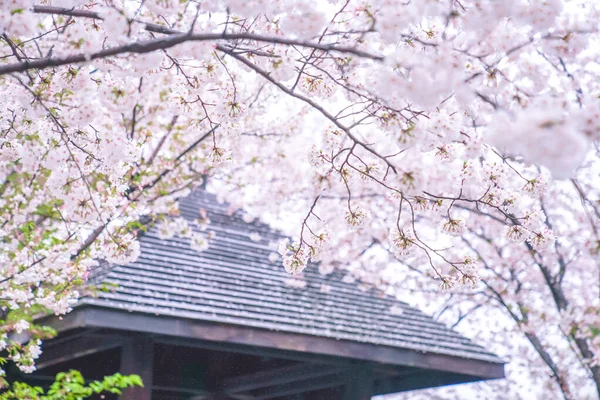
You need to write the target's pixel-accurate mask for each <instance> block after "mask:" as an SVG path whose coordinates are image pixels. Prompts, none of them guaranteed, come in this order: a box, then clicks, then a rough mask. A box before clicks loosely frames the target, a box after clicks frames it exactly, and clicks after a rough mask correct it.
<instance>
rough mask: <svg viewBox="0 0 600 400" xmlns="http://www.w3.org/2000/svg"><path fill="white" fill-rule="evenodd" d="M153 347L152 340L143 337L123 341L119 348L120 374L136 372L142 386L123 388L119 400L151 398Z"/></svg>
mask: <svg viewBox="0 0 600 400" xmlns="http://www.w3.org/2000/svg"><path fill="white" fill-rule="evenodd" d="M153 361H154V347H153V342H152V340H150V339H148V338H145V337H141V336H140V337H133V338H129V339H127V340H125V341H124V343H123V347H122V349H121V374H123V375H129V374H137V375H139V376H140V377H141V378H142V382H143V383H144V387H134V388H129V389H125V390H124V391H123V394H122V395H121V397H120V399H121V400H151V399H152V368H153Z"/></svg>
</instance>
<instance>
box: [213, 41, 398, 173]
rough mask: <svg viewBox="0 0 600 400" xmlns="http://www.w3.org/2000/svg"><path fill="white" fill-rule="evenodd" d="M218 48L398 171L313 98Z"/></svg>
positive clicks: (250, 63)
mask: <svg viewBox="0 0 600 400" xmlns="http://www.w3.org/2000/svg"><path fill="white" fill-rule="evenodd" d="M217 50H219V51H221V52H223V53H225V54H228V55H229V56H231V57H233V58H235V59H236V60H238V61H239V62H241V63H242V64H244V65H246V66H247V67H249V68H250V69H252V70H253V71H254V72H256V73H257V74H259V75H260V76H262V77H263V78H264V79H266V80H267V81H269V82H271V83H272V84H273V85H275V86H276V87H277V88H279V89H280V90H281V91H282V92H284V93H286V94H287V95H289V96H291V97H294V98H296V99H298V100H301V101H303V102H304V103H306V104H308V105H310V106H311V107H312V108H314V109H315V110H317V111H319V112H320V113H321V114H322V115H323V116H324V117H325V118H327V119H328V120H330V121H331V122H332V123H333V124H334V125H335V126H337V127H338V128H339V129H341V130H342V131H344V133H345V134H346V136H348V137H349V138H350V139H351V140H352V141H353V142H354V143H357V144H359V145H360V146H361V147H362V148H364V149H365V150H367V151H368V152H369V153H371V154H373V155H374V156H376V157H377V158H379V159H381V160H383V161H384V162H385V163H386V164H387V165H388V167H389V168H391V169H392V171H394V172H395V173H396V172H397V169H396V167H395V166H394V164H392V163H391V162H390V161H389V160H388V157H386V156H383V155H381V154H379V152H377V150H375V149H373V147H371V146H370V145H368V144H367V143H365V142H363V141H361V140H360V139H358V138H357V137H356V136H355V135H354V134H353V133H352V132H351V131H350V129H348V128H347V127H346V126H344V125H343V124H342V123H340V122H339V120H338V119H337V118H335V117H334V116H333V115H331V114H330V113H329V112H328V111H327V110H325V109H324V108H323V107H322V106H321V105H319V104H317V103H316V102H314V101H313V100H311V99H309V98H308V97H305V96H303V95H301V94H297V93H294V92H292V91H291V90H290V89H289V88H288V87H287V86H285V85H283V84H282V83H280V82H278V81H276V80H275V79H274V78H273V77H272V76H271V75H270V74H269V73H267V72H266V71H264V70H263V69H261V68H259V67H258V66H257V65H255V64H254V63H252V62H250V61H249V60H247V59H245V58H243V57H240V56H239V55H238V54H235V53H234V52H232V51H230V50H229V49H227V48H225V47H223V46H221V45H217Z"/></svg>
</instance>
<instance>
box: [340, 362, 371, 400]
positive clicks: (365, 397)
mask: <svg viewBox="0 0 600 400" xmlns="http://www.w3.org/2000/svg"><path fill="white" fill-rule="evenodd" d="M373 380H374V374H373V369H372V368H371V367H369V366H367V365H355V366H352V367H351V368H350V370H349V371H348V383H347V384H346V387H345V389H344V400H371V397H372V396H373Z"/></svg>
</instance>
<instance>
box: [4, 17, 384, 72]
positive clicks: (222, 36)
mask: <svg viewBox="0 0 600 400" xmlns="http://www.w3.org/2000/svg"><path fill="white" fill-rule="evenodd" d="M86 16H87V17H89V18H94V19H101V18H100V17H99V15H98V14H97V13H91V14H89V15H86ZM148 26H149V25H148V24H146V29H147V30H149V31H151V32H156V30H154V29H152V30H150V29H148ZM158 27H160V25H158ZM152 28H155V26H154V25H152ZM157 30H159V29H158V28H157ZM160 31H161V32H160V33H165V34H168V35H169V36H167V37H163V38H157V39H149V40H140V41H136V42H133V43H128V44H125V45H122V46H115V47H111V48H109V49H104V50H101V51H98V52H95V53H91V54H90V53H80V54H74V55H70V56H66V57H45V58H40V59H36V60H24V61H21V62H18V63H14V64H7V65H3V66H0V75H6V74H10V73H15V72H24V71H27V70H29V69H36V70H42V69H46V68H51V67H58V66H62V65H69V64H79V63H84V62H89V61H91V60H98V59H103V58H108V57H113V56H116V55H119V54H144V53H150V52H153V51H156V50H164V49H168V48H171V47H173V46H176V45H178V44H182V43H185V42H193V41H220V40H251V41H256V42H263V43H271V44H281V45H287V46H299V47H305V48H310V49H316V50H321V51H325V52H331V51H334V52H338V53H343V54H353V55H355V56H358V57H361V58H367V59H372V60H378V61H381V60H383V56H380V55H375V54H371V53H368V52H365V51H361V50H358V49H356V48H353V47H343V46H336V45H331V44H321V43H313V42H310V41H303V40H295V39H286V38H281V37H275V36H273V37H269V36H262V35H256V34H252V33H225V32H223V33H196V34H194V33H191V32H190V33H182V32H179V31H175V30H172V29H168V30H167V29H165V28H164V27H160Z"/></svg>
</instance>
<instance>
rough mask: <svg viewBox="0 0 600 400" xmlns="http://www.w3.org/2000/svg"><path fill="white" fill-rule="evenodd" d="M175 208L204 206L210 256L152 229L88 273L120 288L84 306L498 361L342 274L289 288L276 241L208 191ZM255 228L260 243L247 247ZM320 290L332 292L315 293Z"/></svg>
mask: <svg viewBox="0 0 600 400" xmlns="http://www.w3.org/2000/svg"><path fill="white" fill-rule="evenodd" d="M180 208H181V214H182V216H183V217H185V218H187V219H189V220H193V219H195V218H197V217H198V215H199V214H198V212H199V209H201V208H203V209H205V210H206V211H207V212H208V215H209V218H210V220H211V224H210V225H209V228H208V229H209V230H212V231H215V232H216V237H215V239H213V240H212V241H211V243H210V247H209V249H208V250H206V251H204V252H202V253H197V252H196V251H194V250H193V249H191V248H190V246H189V240H187V239H183V238H177V237H176V238H172V239H168V240H165V239H160V238H159V237H158V235H157V233H156V230H155V229H150V230H149V232H147V233H145V234H144V235H142V236H141V237H140V243H141V255H140V257H139V259H138V260H137V261H136V262H134V263H131V264H129V265H119V266H114V267H105V268H103V269H100V270H99V272H98V273H97V274H96V276H95V277H94V282H96V283H98V282H100V281H102V282H111V283H114V284H117V287H116V289H115V290H114V291H111V292H100V293H99V295H98V297H96V298H86V299H83V300H82V303H84V304H93V305H97V306H103V307H110V308H117V309H126V310H130V311H138V312H145V313H150V314H159V315H169V316H175V317H180V318H191V319H197V320H204V321H213V322H220V323H229V324H237V325H244V326H251V327H256V328H264V329H270V330H278V331H287V332H293V333H300V334H308V335H314V336H322V337H332V338H336V339H345V340H350V341H356V342H367V343H373V344H379V345H386V346H392V347H398V348H405V349H412V350H416V351H423V352H434V353H440V354H447V355H452V356H458V357H463V358H469V359H475V360H483V361H490V362H502V361H501V360H500V359H499V358H498V357H496V356H495V355H494V354H492V353H490V352H488V351H486V350H485V349H484V348H482V347H480V346H477V345H475V344H473V343H472V342H471V341H470V340H469V339H467V338H465V337H463V336H461V335H459V334H458V333H456V332H454V331H452V330H450V329H448V328H447V327H445V326H444V325H443V324H441V323H439V322H437V321H435V320H433V319H432V318H431V317H429V316H427V315H425V314H423V313H422V312H420V311H419V310H417V309H415V308H413V307H410V306H408V305H407V304H406V303H403V302H401V301H398V300H396V299H394V298H392V297H390V296H384V295H382V294H378V293H375V292H374V291H372V290H370V291H363V290H360V289H359V287H358V286H357V284H355V283H344V282H342V279H341V278H342V276H343V273H342V272H341V271H336V272H334V273H332V274H330V275H327V276H322V275H320V274H319V273H318V271H317V268H316V267H315V266H313V267H312V268H311V267H309V268H307V269H306V270H305V272H304V274H303V279H304V281H305V282H306V285H305V287H303V288H294V287H290V286H289V285H286V281H287V280H288V279H290V275H289V274H287V273H286V272H285V271H284V270H283V267H282V266H281V262H280V261H278V262H277V263H271V262H269V260H268V257H269V254H270V253H271V252H272V250H271V249H270V248H269V242H271V241H274V240H275V241H277V240H279V239H281V238H282V236H281V235H280V234H279V233H278V232H276V231H274V230H272V229H270V228H269V226H267V225H265V224H262V223H260V222H253V223H246V222H244V220H243V219H242V213H241V212H240V211H238V212H236V213H234V214H233V215H228V214H227V209H228V206H227V205H226V204H219V203H218V202H217V201H216V198H215V196H214V195H211V194H209V193H206V192H204V191H198V192H195V193H193V194H192V195H190V196H189V197H188V198H185V199H182V200H181V206H180ZM251 232H258V233H259V234H260V235H261V236H262V240H261V241H259V242H253V241H251V240H250V239H249V234H250V233H251ZM323 284H326V285H328V286H329V287H330V288H331V289H330V290H329V291H328V292H323V291H321V286H322V285H323ZM392 307H394V308H395V309H396V312H390V309H391V308H392ZM397 310H400V311H401V312H398V311H397Z"/></svg>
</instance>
